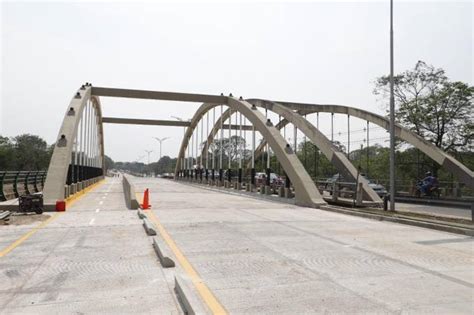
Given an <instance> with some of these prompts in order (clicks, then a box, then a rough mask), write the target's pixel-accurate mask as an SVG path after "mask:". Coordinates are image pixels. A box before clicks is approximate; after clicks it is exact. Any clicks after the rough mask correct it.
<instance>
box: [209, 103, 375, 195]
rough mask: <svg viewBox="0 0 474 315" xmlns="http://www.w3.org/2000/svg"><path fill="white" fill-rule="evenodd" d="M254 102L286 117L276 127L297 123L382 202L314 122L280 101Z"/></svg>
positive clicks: (338, 166)
mask: <svg viewBox="0 0 474 315" xmlns="http://www.w3.org/2000/svg"><path fill="white" fill-rule="evenodd" d="M254 104H255V105H256V106H258V107H262V108H265V109H267V110H270V111H272V112H274V113H276V114H278V115H280V116H282V117H283V118H284V120H282V121H280V122H279V123H278V124H277V125H276V129H278V130H279V129H281V128H282V126H284V125H286V124H287V123H293V124H294V125H296V126H297V128H298V129H300V130H301V131H302V132H303V133H304V134H305V135H306V136H307V137H308V138H309V140H310V141H311V142H312V143H313V144H314V145H316V146H317V147H318V148H319V149H320V150H321V152H322V153H323V154H324V155H325V156H326V157H327V159H328V160H329V161H330V162H331V163H332V164H333V165H334V166H335V167H336V169H337V170H338V171H339V172H340V173H341V174H343V175H344V178H348V179H352V180H354V181H356V182H357V181H358V182H359V183H362V190H363V192H364V194H365V197H366V198H368V200H370V201H373V202H377V203H381V202H382V200H381V199H380V197H379V196H378V195H377V193H376V192H375V191H374V190H373V189H372V188H371V187H370V186H369V182H368V181H367V180H366V179H365V178H363V177H360V176H359V178H357V174H358V171H357V169H356V167H355V166H354V165H353V164H352V163H351V162H350V161H349V159H348V158H347V157H346V155H345V154H344V153H342V152H340V151H339V150H337V148H335V147H334V145H333V144H332V143H331V141H330V140H329V139H328V138H327V137H326V136H324V135H323V134H322V133H321V132H320V131H319V130H318V129H317V128H316V127H314V125H313V124H311V123H310V122H308V121H307V120H306V119H305V118H304V117H302V116H301V115H299V114H298V113H295V112H294V111H292V110H291V109H288V108H286V107H284V106H282V105H280V104H278V103H274V102H271V101H265V102H261V101H259V102H254ZM229 114H230V111H229V110H226V111H225V112H224V113H223V115H222V116H223V119H224V121H225V120H226V119H227V118H228V117H229ZM219 128H220V124H219V121H218V122H216V124H215V125H214V127H213V128H212V130H211V132H210V133H209V135H208V138H207V143H210V142H211V141H213V139H214V136H215V135H216V134H217V132H218V130H219ZM265 144H266V142H265V141H263V142H261V143H260V144H259V147H258V148H259V149H260V151H259V153H261V152H262V151H261V150H262V149H263V148H264V146H265ZM205 150H206V148H205V147H204V148H203V149H202V151H201V156H204V153H205ZM257 150H258V149H257ZM257 157H258V156H257V155H256V158H257ZM249 163H250V162H249ZM247 168H249V165H247Z"/></svg>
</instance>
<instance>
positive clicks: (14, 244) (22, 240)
mask: <svg viewBox="0 0 474 315" xmlns="http://www.w3.org/2000/svg"><path fill="white" fill-rule="evenodd" d="M62 213H63V212H58V213H55V214H53V215H52V216H51V217H50V218H49V219H48V220H46V221H44V222H43V223H41V224H39V225H38V226H36V227H35V228H33V229H32V230H31V231H29V232H27V233H26V234H24V235H23V236H22V237H20V238H19V239H17V240H16V241H15V242H13V243H12V244H10V245H9V246H8V247H6V248H5V249H3V250H2V251H1V252H0V257H3V256H5V255H6V254H8V253H9V252H11V251H12V250H14V249H15V248H17V247H18V245H20V244H21V243H23V242H24V241H26V240H27V239H29V238H30V237H31V236H32V235H33V234H35V233H36V232H38V230H40V229H42V228H43V227H45V226H46V225H47V224H48V223H49V222H51V221H53V220H54V219H56V218H57V217H58V216H60V215H61V214H62Z"/></svg>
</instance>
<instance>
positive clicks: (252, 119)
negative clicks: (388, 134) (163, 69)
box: [43, 83, 474, 207]
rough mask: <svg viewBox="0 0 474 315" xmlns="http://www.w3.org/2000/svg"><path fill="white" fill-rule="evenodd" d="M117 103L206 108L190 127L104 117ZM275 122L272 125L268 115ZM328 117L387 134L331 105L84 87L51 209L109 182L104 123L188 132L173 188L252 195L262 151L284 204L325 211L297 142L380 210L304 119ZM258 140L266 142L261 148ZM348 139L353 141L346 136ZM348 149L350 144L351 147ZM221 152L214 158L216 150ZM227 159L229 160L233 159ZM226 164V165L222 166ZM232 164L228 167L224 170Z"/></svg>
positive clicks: (74, 106) (55, 172) (459, 168)
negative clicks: (110, 102) (231, 147)
mask: <svg viewBox="0 0 474 315" xmlns="http://www.w3.org/2000/svg"><path fill="white" fill-rule="evenodd" d="M101 97H118V98H134V99H153V100H164V101H181V102H192V103H202V105H201V106H200V107H199V108H198V109H197V111H196V112H195V114H194V116H193V117H192V119H191V120H190V121H171V120H156V119H134V118H112V117H103V115H102V110H101V105H100V98H101ZM269 112H270V113H274V114H276V115H278V117H279V120H278V121H271V119H270V118H269V116H268V113H269ZM314 113H316V114H319V113H331V114H332V115H335V114H339V115H347V117H348V124H349V121H350V117H356V118H359V119H362V120H364V121H367V123H371V124H375V125H378V126H380V127H382V128H384V129H387V130H388V127H389V122H388V120H387V119H386V118H385V117H382V116H380V115H377V114H374V113H371V112H368V111H365V110H363V109H358V108H353V107H348V106H342V105H326V104H302V103H293V102H281V101H272V100H263V99H243V98H242V97H235V96H233V95H232V94H230V95H229V96H225V95H223V94H221V95H206V94H190V93H174V92H160V91H144V90H130V89H117V88H105V87H95V86H92V85H91V84H89V83H86V84H85V85H82V86H81V87H80V88H79V89H78V90H77V92H76V93H75V94H74V96H73V97H72V100H71V101H70V103H69V106H68V107H67V109H66V112H65V115H64V119H63V122H62V125H61V127H60V130H59V134H58V138H57V142H56V145H55V148H54V152H53V155H52V158H51V162H50V165H49V169H48V174H47V177H46V181H45V184H44V190H43V192H44V198H45V204H46V205H47V207H54V205H55V204H56V202H57V201H61V200H64V199H66V198H68V197H69V196H71V195H74V194H75V193H78V192H80V191H82V190H84V189H86V188H87V187H88V186H90V185H92V184H94V183H96V182H97V181H99V180H100V179H102V178H103V177H104V175H105V174H104V172H105V168H104V166H105V165H104V132H103V124H104V123H119V124H141V125H165V126H174V127H186V131H185V133H184V137H183V140H182V143H181V147H180V150H179V155H178V160H177V164H176V169H175V172H174V178H175V180H180V181H190V182H194V183H202V184H206V185H216V186H221V187H226V188H229V189H236V190H247V191H248V192H252V191H255V189H256V184H257V183H256V181H255V174H256V169H255V160H256V159H257V158H258V157H259V156H260V155H261V154H262V152H263V151H265V150H266V151H267V152H273V154H274V156H275V157H276V159H277V161H278V163H279V165H280V166H281V169H282V170H283V171H284V174H285V178H286V180H285V184H284V186H283V187H280V188H279V194H280V195H281V196H282V197H286V198H294V199H293V200H294V202H295V203H296V204H298V205H302V206H307V207H320V206H322V205H325V204H326V200H325V199H324V198H323V196H322V194H321V191H320V189H318V187H317V185H316V183H315V182H314V180H313V179H312V178H311V176H310V175H309V174H308V172H307V171H306V169H305V167H304V165H303V164H302V162H301V161H300V159H299V158H298V156H297V154H296V153H295V152H296V149H297V143H296V139H297V134H298V133H300V134H302V135H304V137H305V139H308V141H309V142H311V143H312V144H314V145H315V146H316V147H317V148H318V149H319V150H320V152H321V153H322V154H324V156H325V157H326V158H327V159H328V160H329V161H330V162H331V164H332V165H333V166H334V168H335V169H336V170H337V172H339V173H340V174H342V175H343V176H344V178H347V179H350V180H351V181H352V182H354V183H355V184H354V194H355V196H356V197H354V200H356V202H357V204H359V205H363V204H364V203H370V204H374V203H375V204H380V203H381V202H382V200H381V199H380V197H379V196H378V195H377V193H376V192H375V191H374V190H373V189H372V188H371V186H370V185H369V183H368V181H367V180H366V179H365V178H364V177H362V176H359V171H358V170H357V168H356V167H355V166H354V165H353V163H352V162H351V161H350V160H349V159H348V157H347V155H346V154H345V153H344V152H341V151H340V150H339V149H338V148H337V147H336V146H335V145H334V143H333V142H332V141H331V140H330V139H328V138H327V137H326V136H325V135H324V134H323V133H322V132H321V131H320V130H319V128H318V127H319V126H315V125H314V124H312V123H311V122H310V121H309V120H307V119H306V115H309V114H314ZM289 124H291V125H292V126H293V133H294V138H293V139H295V142H294V143H289V142H288V141H287V139H286V137H285V135H282V129H283V130H284V132H286V129H285V126H286V125H289ZM225 135H228V139H231V138H232V137H233V136H235V137H237V138H239V137H240V138H242V135H244V136H243V137H244V138H245V139H247V135H249V137H250V139H251V154H250V155H249V156H247V155H245V154H243V152H245V147H246V146H245V145H244V144H242V143H239V144H238V145H237V151H236V152H235V159H234V161H232V160H231V159H230V158H228V159H226V152H224V151H225V148H224V147H223V145H224V142H223V139H224V138H225ZM256 135H259V136H260V137H262V138H263V141H261V142H260V143H259V144H258V145H257V143H256ZM349 136H350V135H349ZM396 136H397V137H398V138H400V139H402V140H404V141H406V142H408V143H410V144H411V145H413V146H414V147H416V148H418V149H419V150H420V151H422V152H423V153H425V154H426V155H428V156H430V157H431V158H432V159H433V160H434V161H436V162H437V163H438V164H440V165H441V166H442V167H444V168H446V170H448V171H450V172H452V173H453V174H454V175H455V176H456V177H457V178H458V179H459V180H460V181H462V182H464V183H465V185H466V186H467V187H469V188H474V174H473V172H472V171H471V170H469V169H468V168H467V167H466V166H464V165H463V164H462V163H460V162H459V161H457V160H456V159H454V158H453V157H452V156H450V155H448V154H446V153H445V152H443V151H442V150H440V149H438V148H437V147H435V146H434V145H432V144H431V143H429V142H428V141H426V140H424V139H423V138H421V137H419V136H418V135H416V134H414V133H413V132H411V131H409V130H407V129H405V128H403V127H402V126H399V125H397V126H396ZM349 143H350V142H349ZM219 145H220V149H219V150H217V151H216V150H215V148H216V147H219ZM228 155H229V156H230V153H228ZM225 160H227V161H225ZM226 163H227V165H225V164H226ZM269 165H270V164H269V154H267V168H266V170H265V172H266V173H267V176H266V183H264V184H265V185H262V188H261V192H262V193H268V192H269V191H270V189H269V188H270V174H271V171H272V170H271V169H270V167H269Z"/></svg>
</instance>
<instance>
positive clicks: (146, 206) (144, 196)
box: [140, 188, 151, 210]
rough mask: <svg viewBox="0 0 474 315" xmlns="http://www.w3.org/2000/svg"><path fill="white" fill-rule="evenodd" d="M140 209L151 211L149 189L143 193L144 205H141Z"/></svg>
mask: <svg viewBox="0 0 474 315" xmlns="http://www.w3.org/2000/svg"><path fill="white" fill-rule="evenodd" d="M140 207H141V208H142V209H143V210H146V209H150V208H151V205H150V203H149V196H148V188H147V189H145V192H144V193H143V203H142V204H141V205H140Z"/></svg>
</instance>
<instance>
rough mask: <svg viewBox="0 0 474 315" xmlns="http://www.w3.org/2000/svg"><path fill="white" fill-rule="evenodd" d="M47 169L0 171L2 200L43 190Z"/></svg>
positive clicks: (0, 196) (0, 198) (0, 199)
mask: <svg viewBox="0 0 474 315" xmlns="http://www.w3.org/2000/svg"><path fill="white" fill-rule="evenodd" d="M45 180H46V171H0V201H6V200H9V199H14V198H18V197H20V196H22V195H30V194H34V193H37V192H40V191H42V190H43V186H44V181H45Z"/></svg>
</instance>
